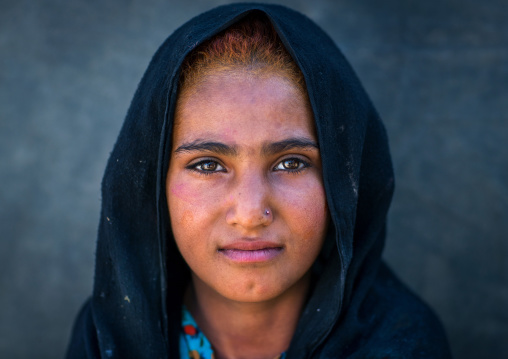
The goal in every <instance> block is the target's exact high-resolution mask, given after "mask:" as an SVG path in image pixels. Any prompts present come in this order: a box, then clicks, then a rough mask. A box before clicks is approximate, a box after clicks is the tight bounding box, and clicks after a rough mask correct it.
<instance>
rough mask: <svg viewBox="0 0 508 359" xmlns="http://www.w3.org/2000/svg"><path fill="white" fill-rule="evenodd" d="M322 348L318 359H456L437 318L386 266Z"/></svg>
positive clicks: (353, 304) (354, 303) (382, 267)
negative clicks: (452, 357) (336, 358)
mask: <svg viewBox="0 0 508 359" xmlns="http://www.w3.org/2000/svg"><path fill="white" fill-rule="evenodd" d="M341 342H342V343H341ZM344 343H347V344H344ZM321 349H322V350H319V352H320V354H319V355H318V356H317V357H322V358H329V357H330V358H331V357H337V355H338V354H340V356H341V357H345V358H434V359H439V358H442V359H448V358H451V354H450V350H449V345H448V341H447V338H446V334H445V331H444V329H443V326H442V324H441V322H440V321H439V319H438V318H437V316H436V315H435V314H434V312H433V311H432V309H430V307H428V306H427V305H426V304H425V303H424V302H423V301H422V300H421V299H420V298H418V297H417V296H416V295H415V294H413V293H412V292H411V291H410V290H409V289H408V288H407V287H406V286H404V285H403V284H402V283H401V282H400V281H399V280H398V279H397V278H396V277H395V275H394V274H393V273H392V272H391V271H390V270H389V269H388V267H386V265H384V264H382V265H381V266H380V268H379V272H378V275H377V277H376V280H375V281H374V283H373V285H372V287H371V288H370V289H369V291H368V292H367V293H366V295H365V297H364V298H363V300H361V301H360V302H359V303H356V302H355V300H354V298H353V300H352V304H351V305H350V307H349V308H348V310H347V311H346V313H345V315H344V316H343V318H342V319H341V320H340V321H339V322H338V323H337V324H336V327H335V328H334V330H332V333H331V334H330V335H329V336H328V338H327V339H326V340H325V342H324V344H323V346H322V348H321Z"/></svg>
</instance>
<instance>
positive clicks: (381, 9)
mask: <svg viewBox="0 0 508 359" xmlns="http://www.w3.org/2000/svg"><path fill="white" fill-rule="evenodd" d="M227 2H228V1H219V0H216V1H212V0H210V1H204V0H200V1H192V2H191V1H180V2H176V1H169V0H166V1H163V0H129V1H119V0H110V1H84V0H74V1H63V0H46V1H44V2H43V1H39V2H38V1H29V0H1V1H0V156H1V161H0V183H1V185H0V269H1V270H0V308H1V309H0V357H2V358H12V359H16V358H41V359H45V358H58V357H62V356H63V353H64V351H65V347H66V344H67V341H68V338H69V333H70V329H71V325H72V322H73V320H74V317H75V315H76V313H77V311H78V309H79V307H80V305H81V304H82V303H83V301H84V300H85V298H86V297H87V296H88V295H90V293H91V288H92V282H93V266H94V247H95V236H96V228H97V223H98V218H99V209H100V194H99V186H100V181H101V178H102V174H103V171H104V167H105V163H106V160H107V158H108V154H109V151H111V149H112V147H113V144H114V141H115V138H116V136H117V133H118V131H119V129H120V126H121V123H122V121H123V117H124V115H125V113H126V111H127V107H128V105H129V102H130V99H131V97H132V95H133V93H134V90H135V88H136V85H137V83H138V81H139V80H140V78H141V76H142V74H143V72H144V70H145V68H146V66H147V64H148V62H149V60H150V58H151V56H152V55H153V53H154V52H155V50H156V49H157V47H158V46H159V44H160V43H162V41H163V40H164V39H165V38H166V36H167V35H169V34H170V33H171V32H172V31H173V30H174V29H175V28H176V27H177V26H179V25H181V24H182V23H183V22H185V21H186V20H187V19H189V18H190V17H191V16H194V15H196V14H198V13H200V12H202V11H204V10H207V9H209V8H211V7H214V6H216V5H219V4H224V3H227ZM277 2H278V3H282V4H285V5H288V6H291V7H293V8H295V9H297V10H299V11H301V12H304V13H306V14H307V15H308V16H310V17H311V18H312V19H314V20H315V21H316V22H318V23H319V24H320V25H321V26H322V27H323V28H324V29H325V30H326V31H327V32H328V33H329V34H330V35H331V36H332V37H333V38H334V40H335V41H336V43H337V44H338V45H339V46H340V47H341V48H342V50H343V52H344V53H345V55H346V57H347V58H348V59H349V60H350V62H351V63H352V65H353V67H354V68H355V69H356V70H357V73H358V75H359V77H360V78H361V79H362V81H363V83H364V85H365V87H366V88H367V92H369V94H370V95H371V97H372V99H373V102H374V103H375V105H376V106H377V108H378V110H379V112H380V114H381V116H382V117H383V119H384V121H385V124H386V126H387V129H388V132H389V136H390V140H391V148H392V154H393V160H394V166H395V171H396V179H397V187H396V194H395V198H394V202H393V205H392V209H391V213H390V228H389V239H388V244H387V248H386V251H385V258H386V259H387V260H388V262H389V263H390V264H391V266H392V267H393V268H394V269H395V271H396V272H397V273H398V274H399V275H400V276H401V277H402V279H403V280H404V281H405V282H406V283H407V284H408V285H409V286H410V287H411V288H412V289H413V290H414V291H416V292H417V293H418V294H419V295H421V296H422V297H423V298H424V299H425V300H426V301H427V302H428V303H430V304H431V306H432V307H433V308H435V310H436V311H437V312H438V314H439V315H440V317H441V318H442V320H443V322H444V324H445V326H446V329H447V331H448V334H449V338H450V341H451V345H452V350H453V352H454V354H455V356H456V357H457V358H507V357H508V341H507V340H506V338H508V309H507V304H508V241H507V239H506V233H508V183H507V182H508V96H507V95H508V94H507V87H508V86H507V85H508V26H506V24H507V22H508V12H507V10H506V5H507V4H506V1H503V0H486V1H483V2H479V1H472V0H461V1H459V0H444V1H437V0H430V1H423V0H422V1H407V0H387V1H375V0H366V1H361V0H360V1H358V0H341V1H334V0H313V1H304V0H294V1H291V0H286V1H277Z"/></svg>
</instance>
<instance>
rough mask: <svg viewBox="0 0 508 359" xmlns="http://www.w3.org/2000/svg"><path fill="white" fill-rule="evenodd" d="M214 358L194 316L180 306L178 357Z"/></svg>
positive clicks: (283, 355) (280, 358)
mask: <svg viewBox="0 0 508 359" xmlns="http://www.w3.org/2000/svg"><path fill="white" fill-rule="evenodd" d="M189 358H190V359H215V356H214V354H213V349H212V345H211V344H210V342H209V341H208V339H206V337H205V335H204V334H203V332H202V331H201V330H199V328H198V325H197V324H196V322H195V321H194V318H193V317H192V315H191V314H190V312H189V311H188V310H187V308H186V307H185V305H184V306H182V330H181V334H180V359H189ZM274 359H286V353H282V354H280V355H278V356H276V357H275V358H274Z"/></svg>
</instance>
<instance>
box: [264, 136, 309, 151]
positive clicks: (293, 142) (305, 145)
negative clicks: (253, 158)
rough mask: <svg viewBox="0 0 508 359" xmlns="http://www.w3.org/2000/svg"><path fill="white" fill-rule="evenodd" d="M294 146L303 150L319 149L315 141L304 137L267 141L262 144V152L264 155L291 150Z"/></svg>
mask: <svg viewBox="0 0 508 359" xmlns="http://www.w3.org/2000/svg"><path fill="white" fill-rule="evenodd" d="M295 148H299V149H302V150H305V151H309V150H312V149H317V150H319V146H318V144H317V143H316V142H314V141H312V140H310V139H308V138H305V137H303V138H302V137H299V138H288V139H286V140H282V141H278V142H273V143H269V144H266V145H264V146H263V154H265V155H273V154H277V153H280V152H284V151H288V150H292V149H295Z"/></svg>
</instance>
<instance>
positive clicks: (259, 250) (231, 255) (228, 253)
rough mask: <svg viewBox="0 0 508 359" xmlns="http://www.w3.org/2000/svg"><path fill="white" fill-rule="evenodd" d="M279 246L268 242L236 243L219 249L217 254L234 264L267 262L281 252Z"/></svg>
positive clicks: (281, 249) (281, 248)
mask: <svg viewBox="0 0 508 359" xmlns="http://www.w3.org/2000/svg"><path fill="white" fill-rule="evenodd" d="M283 249H284V248H283V247H282V246H281V245H279V244H276V243H273V242H268V241H238V242H235V243H231V244H228V245H226V246H224V247H222V248H219V250H218V252H219V253H221V254H222V255H224V256H225V257H227V258H228V259H230V260H232V261H234V262H240V263H258V262H267V261H270V260H272V259H274V258H276V257H277V256H278V255H280V254H281V253H282V251H283Z"/></svg>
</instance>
